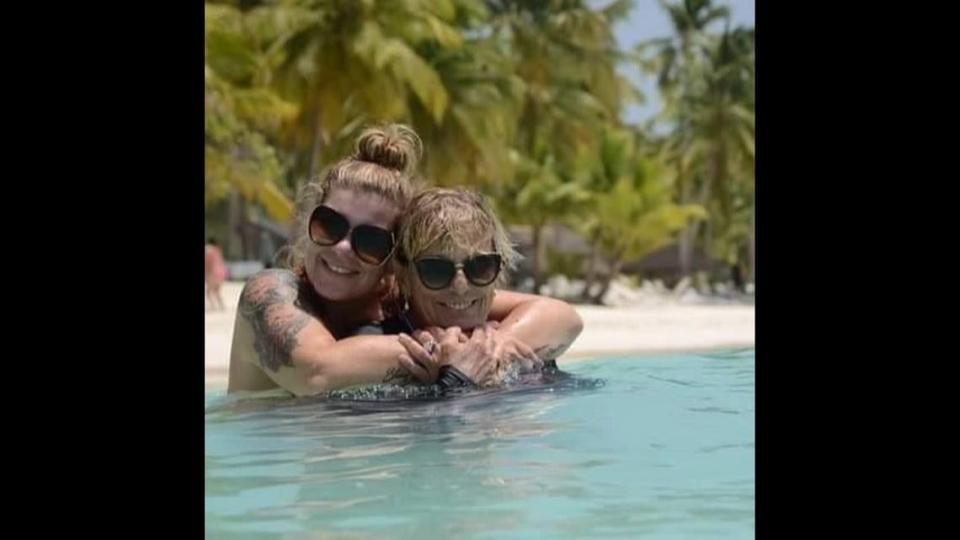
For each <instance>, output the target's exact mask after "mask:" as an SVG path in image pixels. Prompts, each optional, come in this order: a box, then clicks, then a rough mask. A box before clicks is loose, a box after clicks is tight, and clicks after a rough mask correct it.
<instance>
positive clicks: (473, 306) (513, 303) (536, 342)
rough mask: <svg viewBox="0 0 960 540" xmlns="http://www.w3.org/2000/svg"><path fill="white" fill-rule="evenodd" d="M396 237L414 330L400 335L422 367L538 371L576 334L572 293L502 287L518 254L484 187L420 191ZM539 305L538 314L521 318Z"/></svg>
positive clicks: (449, 378) (472, 376)
mask: <svg viewBox="0 0 960 540" xmlns="http://www.w3.org/2000/svg"><path fill="white" fill-rule="evenodd" d="M398 237H399V240H398V243H399V246H398V253H397V255H396V256H395V257H394V263H393V264H394V272H395V273H396V275H397V279H398V281H399V285H400V290H401V292H402V297H403V298H404V299H405V300H406V305H405V306H404V307H405V309H403V310H402V312H401V319H402V320H403V321H404V322H405V325H404V326H405V330H406V332H409V333H410V334H412V337H413V338H415V339H411V337H410V336H407V335H406V333H404V334H401V343H402V344H403V345H404V347H405V348H406V349H407V355H406V357H408V358H410V359H414V360H416V364H417V365H418V366H421V365H422V366H436V368H435V369H437V371H438V374H439V375H440V376H441V380H442V381H443V382H444V383H445V384H450V383H453V384H462V383H468V384H471V383H475V384H478V385H488V384H497V383H500V382H503V381H504V380H505V378H507V377H508V376H509V375H510V374H520V373H523V372H525V371H531V370H532V371H536V370H538V369H539V368H540V367H542V365H543V361H548V362H550V363H551V364H553V361H554V360H555V359H556V358H557V357H558V356H559V355H560V354H562V353H563V352H564V351H565V350H566V349H567V348H568V347H569V346H570V345H571V344H572V343H573V340H574V339H576V337H577V336H578V335H579V334H580V331H581V329H582V322H581V320H580V317H579V316H578V315H577V313H576V311H574V309H573V308H572V307H571V306H570V305H569V304H567V303H566V302H562V301H560V300H554V299H548V298H543V297H539V296H535V295H530V294H523V293H518V292H512V291H505V290H498V289H497V287H498V286H501V285H502V284H503V283H505V282H506V272H507V270H509V269H512V268H513V267H514V266H515V263H516V261H517V258H518V255H517V252H516V251H515V250H514V248H513V246H512V245H511V244H510V242H509V240H508V238H507V235H506V232H505V230H504V227H503V225H502V224H501V223H500V220H499V219H497V217H496V215H495V214H494V213H493V210H492V209H491V208H490V206H489V205H488V204H487V203H486V201H485V200H484V198H483V197H482V196H481V195H479V194H478V193H475V192H473V191H470V190H466V189H443V188H432V189H427V190H425V191H423V192H421V193H419V194H418V195H416V196H415V197H414V198H413V200H412V201H411V203H410V205H409V206H408V208H407V210H406V212H405V213H404V216H403V217H402V218H401V222H400V228H399V233H398ZM533 306H537V307H539V308H540V309H542V311H541V312H540V315H539V316H538V317H535V318H530V317H525V314H526V312H527V310H528V309H530V308H532V307H533ZM491 322H494V323H493V324H491ZM416 329H420V330H416ZM528 348H532V349H533V352H534V354H533V355H531V354H529V352H528V351H529V349H528ZM507 350H508V351H510V352H509V353H508V354H501V351H507ZM464 356H470V357H473V356H476V357H486V358H493V359H494V361H492V362H477V363H471V364H469V365H468V369H469V371H465V370H462V369H457V367H456V366H454V365H452V364H451V359H453V358H460V357H464Z"/></svg>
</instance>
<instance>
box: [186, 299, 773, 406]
mask: <svg viewBox="0 0 960 540" xmlns="http://www.w3.org/2000/svg"><path fill="white" fill-rule="evenodd" d="M242 288H243V283H241V282H227V283H226V284H224V287H223V300H224V303H225V304H226V308H227V309H226V310H224V311H221V312H214V311H207V312H206V314H205V317H204V319H205V320H204V323H205V327H206V338H205V343H204V363H205V366H206V370H205V371H206V387H207V389H208V390H218V389H223V388H226V384H227V369H228V366H229V359H230V342H231V340H232V338H233V322H234V317H235V315H236V307H237V300H238V299H239V297H240V291H241V289H242ZM576 309H577V312H578V313H580V316H581V317H583V322H584V329H583V333H582V334H580V337H579V338H577V340H576V342H574V344H573V346H571V347H570V350H569V351H567V353H566V354H565V355H563V357H561V358H560V359H559V360H558V364H559V365H560V366H563V364H564V363H569V362H573V361H578V360H585V359H590V358H597V357H602V356H607V355H613V354H625V353H635V354H653V353H670V352H687V351H701V350H711V349H722V348H738V347H752V346H754V343H755V341H754V329H755V322H754V314H755V308H754V306H752V305H741V304H728V305H683V304H672V303H667V304H664V305H644V306H630V307H605V306H593V305H577V306H576Z"/></svg>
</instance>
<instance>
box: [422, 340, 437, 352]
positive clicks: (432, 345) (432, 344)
mask: <svg viewBox="0 0 960 540" xmlns="http://www.w3.org/2000/svg"><path fill="white" fill-rule="evenodd" d="M424 348H425V349H426V350H427V354H429V355H430V356H433V353H434V352H436V350H437V342H436V341H430V342H427V344H426V345H424Z"/></svg>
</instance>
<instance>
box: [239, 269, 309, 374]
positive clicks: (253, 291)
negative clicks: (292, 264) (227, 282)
mask: <svg viewBox="0 0 960 540" xmlns="http://www.w3.org/2000/svg"><path fill="white" fill-rule="evenodd" d="M297 296H298V295H297V277H296V276H295V275H294V274H293V273H292V272H289V271H286V270H268V271H266V272H261V273H260V274H257V275H256V276H254V277H253V278H251V280H250V281H249V282H247V285H246V286H245V287H244V288H243V293H242V294H241V295H240V305H239V306H238V310H239V311H240V314H241V315H242V316H243V318H244V319H246V320H247V322H249V323H250V325H251V326H252V327H253V332H254V338H253V347H254V349H255V350H256V351H257V357H258V358H259V360H260V365H261V366H262V367H263V368H265V369H269V370H270V371H273V372H276V371H277V370H278V369H280V366H281V365H283V366H293V362H292V360H291V359H290V354H291V353H292V352H293V349H294V348H296V346H297V334H298V333H299V332H300V330H303V327H304V326H306V325H307V323H308V322H309V321H310V316H309V315H307V314H305V313H303V312H302V311H300V310H293V309H286V310H284V309H282V308H283V307H284V306H290V307H293V306H294V305H295V304H294V303H295V302H296V300H297Z"/></svg>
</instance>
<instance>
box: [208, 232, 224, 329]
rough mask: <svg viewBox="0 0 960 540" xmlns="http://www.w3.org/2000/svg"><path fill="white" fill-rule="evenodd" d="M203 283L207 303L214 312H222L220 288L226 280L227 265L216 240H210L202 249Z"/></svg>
mask: <svg viewBox="0 0 960 540" xmlns="http://www.w3.org/2000/svg"><path fill="white" fill-rule="evenodd" d="M203 267H204V281H206V285H207V301H209V302H210V307H212V308H213V309H214V310H216V311H222V310H223V297H222V296H221V295H220V287H221V286H222V285H223V282H224V281H226V279H227V265H226V264H224V262H223V252H222V251H220V247H219V246H217V240H216V239H215V238H212V237H211V238H210V239H208V240H207V245H206V246H205V247H204V255H203Z"/></svg>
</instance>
